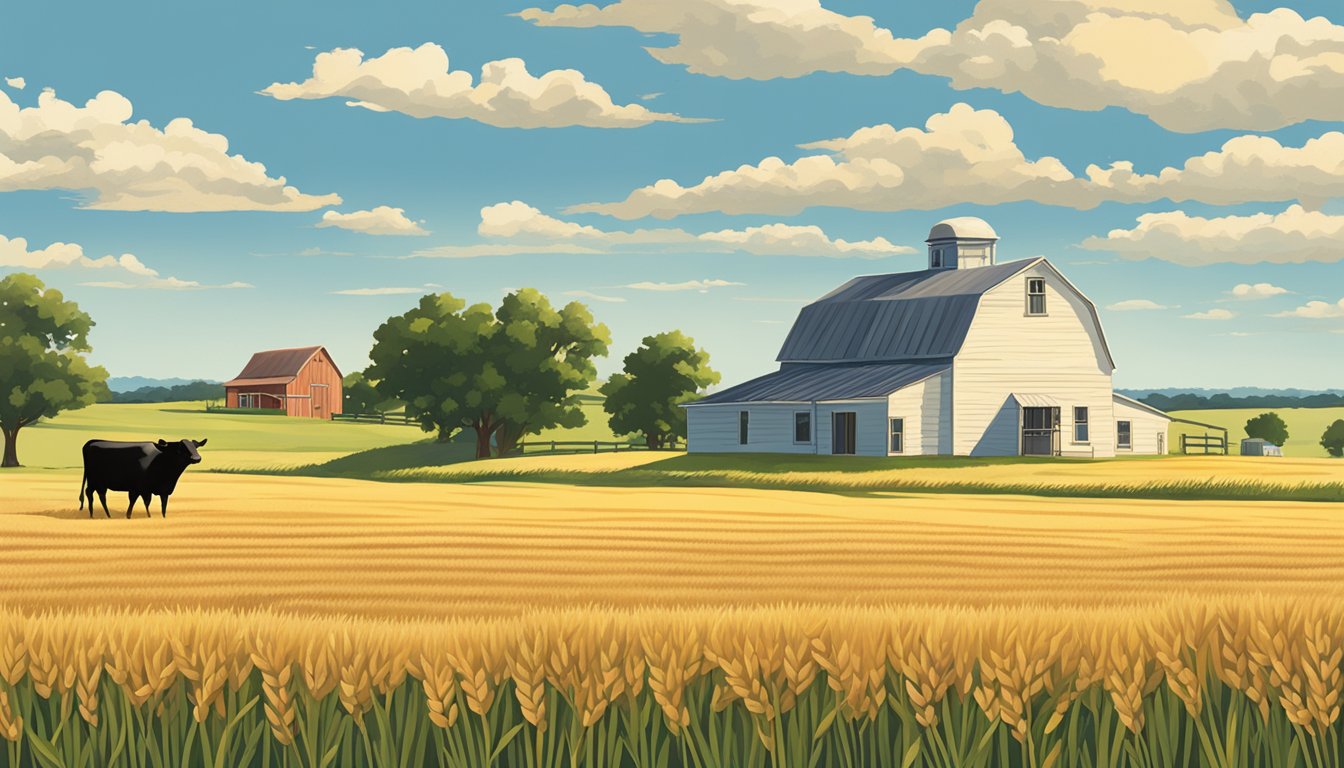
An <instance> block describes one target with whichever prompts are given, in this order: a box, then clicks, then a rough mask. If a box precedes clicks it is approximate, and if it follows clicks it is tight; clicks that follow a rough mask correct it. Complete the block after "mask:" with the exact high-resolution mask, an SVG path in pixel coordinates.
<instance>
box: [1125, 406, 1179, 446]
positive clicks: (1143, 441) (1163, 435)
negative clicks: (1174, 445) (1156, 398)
mask: <svg viewBox="0 0 1344 768" xmlns="http://www.w3.org/2000/svg"><path fill="white" fill-rule="evenodd" d="M1114 407H1115V414H1114V415H1115V420H1116V421H1117V422H1119V421H1128V422H1130V435H1131V436H1132V440H1131V442H1132V444H1133V446H1134V447H1133V448H1131V449H1129V450H1125V449H1122V448H1120V446H1119V445H1117V446H1116V448H1115V453H1116V455H1117V456H1144V455H1147V456H1152V455H1157V454H1164V453H1167V452H1168V451H1169V450H1170V444H1169V443H1168V442H1167V439H1168V438H1167V428H1168V427H1170V426H1171V420H1170V419H1167V418H1164V417H1162V416H1158V415H1156V414H1154V413H1152V412H1150V411H1148V410H1146V409H1144V408H1136V407H1135V406H1133V405H1131V404H1130V403H1127V402H1125V401H1124V400H1120V399H1116V400H1114ZM1117 439H1118V437H1117Z"/></svg>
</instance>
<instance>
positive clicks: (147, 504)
mask: <svg viewBox="0 0 1344 768" xmlns="http://www.w3.org/2000/svg"><path fill="white" fill-rule="evenodd" d="M152 495H153V494H150V493H146V494H145V495H144V496H142V497H141V498H142V499H144V502H145V517H150V514H149V497H150V496H152Z"/></svg>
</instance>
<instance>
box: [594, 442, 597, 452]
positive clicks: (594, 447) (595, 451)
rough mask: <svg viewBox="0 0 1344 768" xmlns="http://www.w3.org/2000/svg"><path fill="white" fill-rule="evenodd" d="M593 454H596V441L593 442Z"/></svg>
mask: <svg viewBox="0 0 1344 768" xmlns="http://www.w3.org/2000/svg"><path fill="white" fill-rule="evenodd" d="M593 453H597V441H596V440H594V441H593Z"/></svg>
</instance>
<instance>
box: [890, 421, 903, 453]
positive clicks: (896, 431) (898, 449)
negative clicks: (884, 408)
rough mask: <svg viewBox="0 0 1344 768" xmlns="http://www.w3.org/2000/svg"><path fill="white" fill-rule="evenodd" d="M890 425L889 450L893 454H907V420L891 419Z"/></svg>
mask: <svg viewBox="0 0 1344 768" xmlns="http://www.w3.org/2000/svg"><path fill="white" fill-rule="evenodd" d="M890 424H891V427H890V434H891V439H890V442H889V445H888V449H889V450H890V451H891V452H892V453H905V419H903V418H893V419H890Z"/></svg>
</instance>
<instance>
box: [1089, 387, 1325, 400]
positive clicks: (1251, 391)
mask: <svg viewBox="0 0 1344 768" xmlns="http://www.w3.org/2000/svg"><path fill="white" fill-rule="evenodd" d="M1115 391H1116V392H1119V393H1120V394H1122V395H1127V396H1129V397H1133V398H1139V399H1142V398H1143V397H1146V396H1148V395H1165V396H1166V397H1174V396H1176V395H1201V396H1203V397H1213V396H1214V395H1228V396H1229V397H1266V396H1270V395H1282V396H1284V397H1310V396H1311V395H1344V389H1293V388H1287V389H1268V388H1265V387H1228V388H1225V389H1208V388H1202V387H1165V388H1157V387H1151V388H1145V387H1138V388H1135V387H1131V388H1128V389H1117V390H1115Z"/></svg>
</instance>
